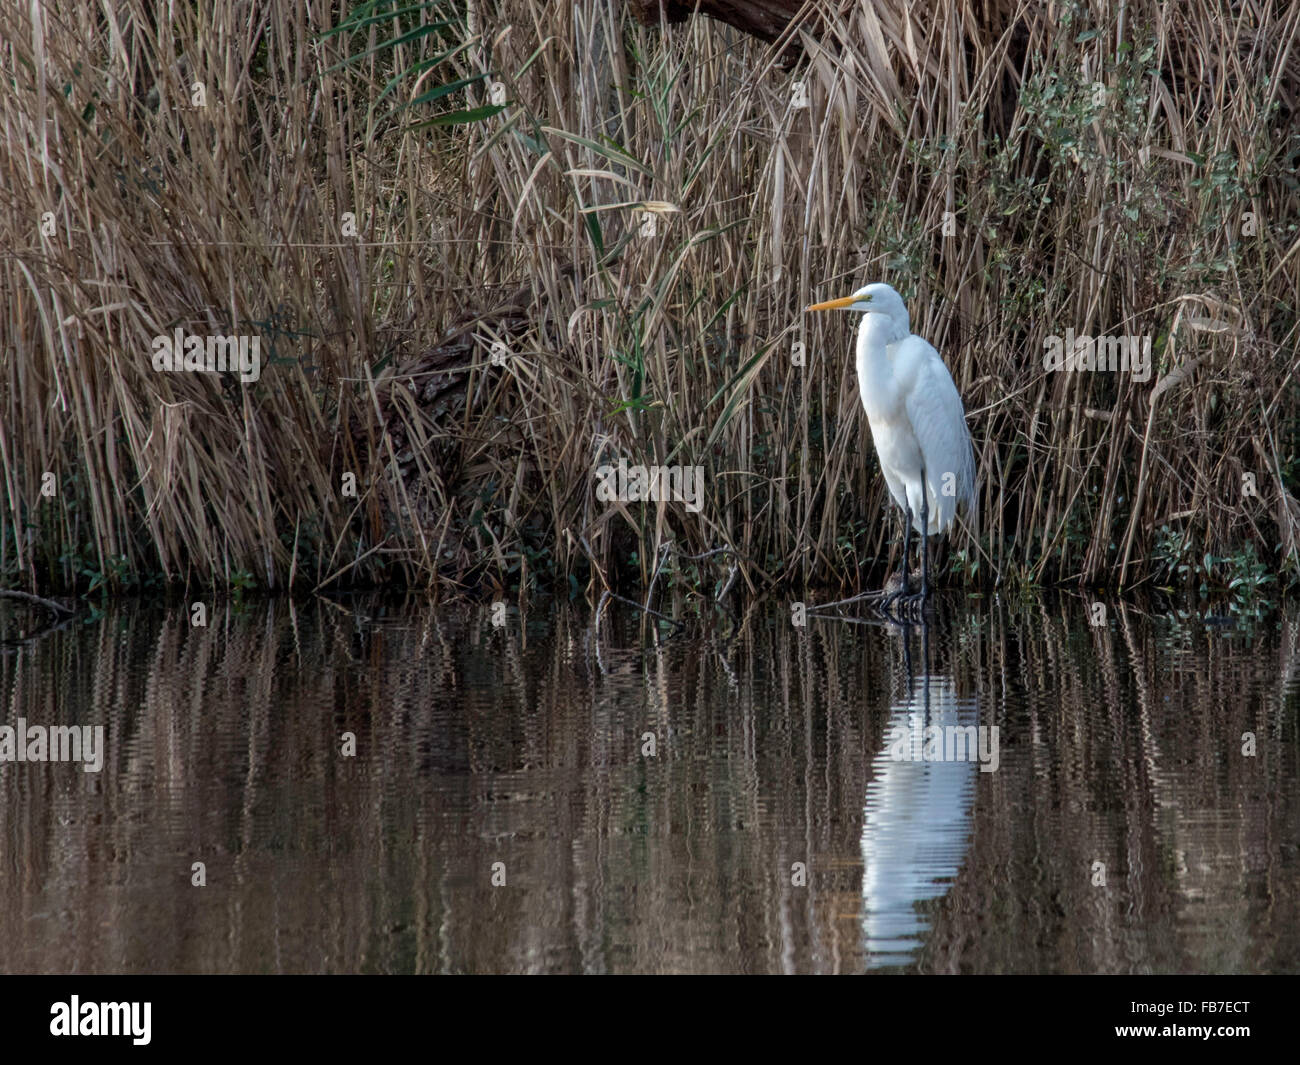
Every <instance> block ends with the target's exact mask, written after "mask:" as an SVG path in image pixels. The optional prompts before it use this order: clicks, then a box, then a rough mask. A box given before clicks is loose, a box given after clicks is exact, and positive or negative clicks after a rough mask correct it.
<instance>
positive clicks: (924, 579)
mask: <svg viewBox="0 0 1300 1065" xmlns="http://www.w3.org/2000/svg"><path fill="white" fill-rule="evenodd" d="M929 596H930V493H929V492H927V491H926V490H925V468H924V467H922V468H921V602H923V603H924V602H925V600H926V599H928V598H929Z"/></svg>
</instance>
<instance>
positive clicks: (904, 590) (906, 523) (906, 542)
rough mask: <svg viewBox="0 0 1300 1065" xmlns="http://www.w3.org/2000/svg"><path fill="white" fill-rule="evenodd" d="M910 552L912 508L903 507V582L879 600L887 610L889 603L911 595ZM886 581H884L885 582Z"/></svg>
mask: <svg viewBox="0 0 1300 1065" xmlns="http://www.w3.org/2000/svg"><path fill="white" fill-rule="evenodd" d="M911 553H912V510H911V508H910V507H906V506H905V507H903V574H902V576H903V583H902V585H901V586H900V590H899V591H897V592H892V593H890V594H889V595H887V596H885V598H884V599H882V600H881V602H880V605H881V606H882V607H883V608H884V609H886V610H888V609H889V607H890V605H891V604H893V603H895V602H896V601H898V600H899V599H905V598H907V597H908V596H909V595H911V592H912V589H911V586H910V585H909V584H908V581H907V556H908V555H909V554H911ZM887 583H888V582H886V584H887Z"/></svg>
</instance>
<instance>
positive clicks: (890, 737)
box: [862, 637, 979, 969]
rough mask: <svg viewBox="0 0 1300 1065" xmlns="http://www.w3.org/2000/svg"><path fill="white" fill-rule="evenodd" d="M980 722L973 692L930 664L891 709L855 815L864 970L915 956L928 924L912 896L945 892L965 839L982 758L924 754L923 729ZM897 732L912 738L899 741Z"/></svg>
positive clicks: (926, 897) (928, 896)
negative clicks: (960, 689) (961, 690)
mask: <svg viewBox="0 0 1300 1065" xmlns="http://www.w3.org/2000/svg"><path fill="white" fill-rule="evenodd" d="M904 638H905V639H906V637H904ZM927 661H928V655H927ZM978 724H979V708H978V704H977V702H976V700H975V699H974V698H965V699H961V698H958V696H957V690H956V687H955V685H954V684H953V680H952V678H951V677H948V676H944V675H942V674H932V673H929V672H928V671H927V672H923V673H922V674H921V675H920V676H917V677H914V678H912V680H911V684H910V691H909V693H908V695H907V697H906V698H904V699H903V700H902V701H901V702H899V703H896V704H895V705H894V707H893V708H892V710H891V712H890V717H889V722H888V725H887V726H886V729H885V743H884V746H883V748H882V750H881V751H880V753H879V754H877V755H876V757H875V759H874V760H873V762H872V779H871V782H870V783H869V784H868V785H867V797H866V803H865V807H864V810H863V819H862V820H863V824H862V866H863V868H862V934H863V948H864V952H865V953H866V955H867V965H868V967H869V968H873V969H876V968H882V967H884V966H891V965H907V964H909V963H910V962H911V961H912V960H913V957H914V955H915V953H916V951H917V950H918V949H919V948H920V946H921V944H922V941H923V937H924V934H925V932H926V931H927V930H928V928H929V921H928V920H927V918H926V916H925V913H924V912H923V910H922V909H921V907H920V906H919V905H918V904H919V903H923V902H926V901H928V900H930V899H937V898H942V897H943V896H944V895H945V894H947V892H948V888H949V886H950V885H951V883H952V882H953V880H954V879H956V877H957V874H958V872H959V870H960V869H961V865H962V861H963V860H964V859H965V856H966V850H967V847H968V846H969V843H970V838H971V831H972V823H973V821H972V810H971V808H972V803H973V800H974V796H975V781H976V777H977V775H978V773H979V762H978V761H976V760H975V754H974V752H973V751H968V752H967V754H968V755H969V757H967V758H962V759H960V760H951V761H949V760H937V759H932V758H926V757H921V755H922V754H923V753H924V748H923V746H922V742H921V741H922V738H923V737H924V736H925V731H924V730H925V729H927V728H928V727H930V726H938V727H939V728H941V729H943V730H944V731H945V733H947V734H949V735H951V734H952V733H949V732H948V729H949V728H951V727H956V728H962V729H965V728H970V727H977V726H978ZM900 730H902V731H900ZM975 734H976V733H975V732H970V733H968V735H975ZM904 736H906V737H909V738H911V739H915V740H916V742H915V743H910V742H902V743H900V738H901V737H904ZM900 753H901V754H902V755H903V757H902V758H899V757H898V755H899V754H900Z"/></svg>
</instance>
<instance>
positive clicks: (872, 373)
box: [857, 314, 908, 419]
mask: <svg viewBox="0 0 1300 1065" xmlns="http://www.w3.org/2000/svg"><path fill="white" fill-rule="evenodd" d="M907 328H908V327H907V325H905V324H904V325H903V327H902V330H901V332H900V329H899V323H898V322H897V321H895V319H894V318H893V316H892V315H888V314H864V315H863V316H862V324H861V325H860V326H859V327H858V350H857V362H858V390H859V391H860V392H861V393H862V406H863V408H864V409H865V410H866V412H867V417H868V418H872V417H881V416H883V417H884V418H886V419H889V418H891V417H892V416H893V414H894V412H895V411H897V410H898V408H899V406H900V404H901V403H902V396H901V395H900V391H901V389H900V382H899V381H898V380H897V378H896V377H895V375H894V367H893V360H892V359H890V357H889V352H888V351H887V350H886V349H887V348H888V346H889V345H891V344H897V343H898V342H899V341H900V340H903V339H905V338H906V337H907Z"/></svg>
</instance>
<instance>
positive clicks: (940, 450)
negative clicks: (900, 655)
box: [808, 282, 976, 607]
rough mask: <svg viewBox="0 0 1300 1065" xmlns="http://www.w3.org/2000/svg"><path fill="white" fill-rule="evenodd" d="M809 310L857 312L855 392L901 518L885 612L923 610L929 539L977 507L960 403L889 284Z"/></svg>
mask: <svg viewBox="0 0 1300 1065" xmlns="http://www.w3.org/2000/svg"><path fill="white" fill-rule="evenodd" d="M808 309H809V310H810V311H861V312H862V324H861V325H860V326H859V327H858V344H857V364H858V390H859V391H860V392H861V393H862V407H863V409H864V410H865V411H866V412H867V423H868V424H869V425H870V426H871V439H872V440H873V441H875V445H876V454H877V455H879V456H880V469H881V472H883V473H884V475H885V484H887V485H888V486H889V494H890V495H891V496H893V497H894V502H895V503H897V504H898V506H899V508H900V509H901V510H902V511H903V515H904V517H903V581H902V589H901V591H899V592H897V593H895V594H893V595H890V596H888V597H886V599H885V601H884V605H885V606H886V607H889V606H891V605H892V604H893V603H894V602H896V601H898V600H902V601H904V602H907V603H917V602H920V603H922V604H923V603H924V601H925V598H926V597H927V596H928V595H929V594H930V557H929V552H928V551H927V550H926V548H927V544H928V537H929V536H931V535H934V534H942V533H944V532H946V531H947V530H948V529H949V528H950V527H951V526H952V523H953V521H954V520H955V519H956V517H957V506H958V504H959V503H960V504H964V505H965V506H966V508H967V511H968V513H972V514H973V513H974V511H975V508H976V488H975V450H974V448H973V447H972V446H971V439H970V431H969V430H968V429H967V428H966V412H965V410H964V409H963V408H962V403H961V396H960V395H958V393H957V386H956V385H954V384H953V383H952V375H951V374H950V373H949V372H948V367H946V366H945V365H944V364H943V359H941V358H940V357H939V353H938V352H937V351H935V350H934V348H933V347H932V346H931V345H930V344H929V343H928V342H927V341H925V340H923V339H922V338H921V337H919V336H917V335H916V334H915V333H913V332H912V326H911V319H909V318H908V315H907V307H906V306H904V304H903V298H902V297H901V296H900V295H899V294H898V293H897V292H895V291H894V289H893V288H891V287H890V286H889V285H886V284H883V283H880V282H877V283H876V284H872V285H866V286H865V287H863V288H860V289H858V291H857V292H855V293H853V295H852V296H845V297H843V298H842V299H837V300H827V301H826V302H825V303H815V304H813V305H812V306H811V307H809V308H808ZM922 486H924V488H923V487H922ZM913 527H915V528H916V531H917V532H919V533H920V534H921V591H920V594H919V595H913V594H912V593H911V588H910V587H909V585H908V576H907V556H908V554H909V552H910V551H911V541H912V529H913Z"/></svg>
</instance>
